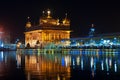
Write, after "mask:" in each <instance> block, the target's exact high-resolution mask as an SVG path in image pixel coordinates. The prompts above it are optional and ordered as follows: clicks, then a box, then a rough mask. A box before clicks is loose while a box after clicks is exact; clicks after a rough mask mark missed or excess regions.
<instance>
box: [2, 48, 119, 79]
mask: <svg viewBox="0 0 120 80" xmlns="http://www.w3.org/2000/svg"><path fill="white" fill-rule="evenodd" d="M119 73H120V50H118V49H103V50H101V49H85V50H82V49H79V50H78V49H76V50H69V49H64V50H58V51H56V50H52V49H51V50H39V49H38V50H27V51H23V50H18V51H6V52H3V51H1V52H0V80H120V74H119Z"/></svg>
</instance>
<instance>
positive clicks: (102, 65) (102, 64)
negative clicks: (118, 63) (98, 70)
mask: <svg viewBox="0 0 120 80" xmlns="http://www.w3.org/2000/svg"><path fill="white" fill-rule="evenodd" d="M101 67H102V70H104V63H103V61H102V62H101Z"/></svg>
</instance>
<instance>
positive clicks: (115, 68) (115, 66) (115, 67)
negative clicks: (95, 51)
mask: <svg viewBox="0 0 120 80" xmlns="http://www.w3.org/2000/svg"><path fill="white" fill-rule="evenodd" d="M114 70H115V72H117V64H116V62H115V64H114Z"/></svg>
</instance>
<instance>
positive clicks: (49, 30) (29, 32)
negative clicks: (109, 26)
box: [25, 10, 71, 47]
mask: <svg viewBox="0 0 120 80" xmlns="http://www.w3.org/2000/svg"><path fill="white" fill-rule="evenodd" d="M28 18H29V17H28ZM25 27H26V31H25V46H29V47H36V46H44V45H46V44H48V43H51V42H55V41H59V40H61V39H69V38H70V32H71V30H70V20H69V19H68V18H67V14H66V16H65V18H64V19H63V20H61V21H60V20H59V19H54V18H53V17H52V16H51V11H50V10H47V11H43V15H42V16H41V17H40V20H39V24H38V25H32V24H31V22H30V20H29V19H28V22H27V23H26V26H25Z"/></svg>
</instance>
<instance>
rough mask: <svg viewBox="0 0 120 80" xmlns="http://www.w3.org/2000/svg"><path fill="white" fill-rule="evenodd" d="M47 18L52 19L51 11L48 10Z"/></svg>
mask: <svg viewBox="0 0 120 80" xmlns="http://www.w3.org/2000/svg"><path fill="white" fill-rule="evenodd" d="M47 18H51V11H50V9H48V10H47Z"/></svg>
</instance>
